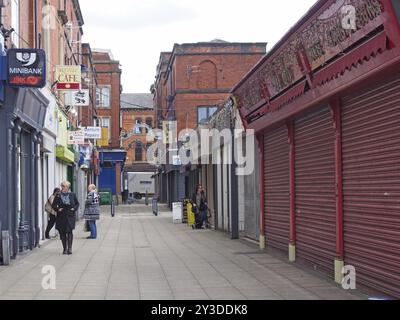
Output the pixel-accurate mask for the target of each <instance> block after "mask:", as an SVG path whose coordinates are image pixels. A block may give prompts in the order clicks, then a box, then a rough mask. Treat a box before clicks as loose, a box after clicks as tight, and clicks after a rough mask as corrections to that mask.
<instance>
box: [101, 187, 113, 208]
mask: <svg viewBox="0 0 400 320" xmlns="http://www.w3.org/2000/svg"><path fill="white" fill-rule="evenodd" d="M99 195H100V205H111V201H112V190H111V189H101V190H99Z"/></svg>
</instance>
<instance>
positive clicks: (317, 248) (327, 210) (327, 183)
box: [295, 107, 336, 276]
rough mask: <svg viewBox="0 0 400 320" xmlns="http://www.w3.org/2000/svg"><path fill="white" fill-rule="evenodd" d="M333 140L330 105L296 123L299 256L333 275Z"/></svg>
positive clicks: (334, 198)
mask: <svg viewBox="0 0 400 320" xmlns="http://www.w3.org/2000/svg"><path fill="white" fill-rule="evenodd" d="M334 139H335V136H334V128H333V120H332V116H331V112H330V109H329V108H327V107H325V108H323V109H320V110H318V111H317V112H315V113H313V114H310V115H308V116H305V117H303V118H301V119H299V120H297V121H296V123H295V144H296V148H295V150H296V151H295V152H296V233H297V241H296V256H297V257H298V258H300V259H301V260H305V261H306V262H308V263H311V264H312V265H313V266H314V268H316V269H318V270H320V271H323V272H325V273H327V274H329V275H330V276H333V274H334V272H333V271H334V260H335V254H336V202H335V201H336V192H335V148H334V146H335V145H334V142H335V140H334Z"/></svg>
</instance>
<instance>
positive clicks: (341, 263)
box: [335, 259, 344, 284]
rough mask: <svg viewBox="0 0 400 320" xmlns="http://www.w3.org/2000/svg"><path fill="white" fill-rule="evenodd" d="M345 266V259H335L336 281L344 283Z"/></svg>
mask: <svg viewBox="0 0 400 320" xmlns="http://www.w3.org/2000/svg"><path fill="white" fill-rule="evenodd" d="M343 268H344V261H343V260H337V259H336V260H335V282H336V283H338V284H342V282H343V277H344V276H343V272H342V271H343Z"/></svg>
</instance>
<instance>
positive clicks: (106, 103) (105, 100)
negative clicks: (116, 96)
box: [96, 86, 111, 108]
mask: <svg viewBox="0 0 400 320" xmlns="http://www.w3.org/2000/svg"><path fill="white" fill-rule="evenodd" d="M96 107H97V108H111V87H110V86H98V87H97V88H96Z"/></svg>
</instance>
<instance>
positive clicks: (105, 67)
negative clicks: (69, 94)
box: [92, 49, 126, 196]
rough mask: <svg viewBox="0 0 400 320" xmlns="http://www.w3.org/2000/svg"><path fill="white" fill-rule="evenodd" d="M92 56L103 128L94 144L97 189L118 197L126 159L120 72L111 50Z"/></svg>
mask: <svg viewBox="0 0 400 320" xmlns="http://www.w3.org/2000/svg"><path fill="white" fill-rule="evenodd" d="M92 55H93V63H94V66H95V69H96V77H97V87H96V110H97V115H98V117H97V121H96V126H100V127H102V128H103V129H102V140H99V141H98V144H97V146H98V147H99V152H100V161H101V165H100V167H101V169H100V176H99V188H100V189H111V190H112V193H113V195H115V196H120V195H121V189H122V188H121V182H122V172H123V167H124V162H125V156H126V152H125V151H124V150H122V149H121V141H120V134H121V119H120V109H121V101H120V95H121V92H122V85H121V74H122V70H121V68H120V64H119V61H117V60H115V59H114V57H113V54H112V53H111V51H110V50H102V49H92Z"/></svg>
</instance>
